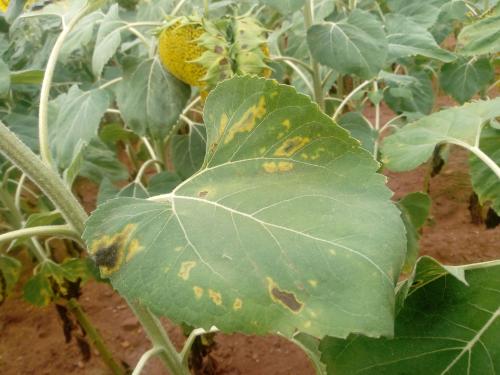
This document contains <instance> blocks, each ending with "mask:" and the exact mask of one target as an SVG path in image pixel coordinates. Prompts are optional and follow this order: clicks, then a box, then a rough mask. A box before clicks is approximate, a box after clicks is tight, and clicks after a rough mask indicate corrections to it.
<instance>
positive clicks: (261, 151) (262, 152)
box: [259, 146, 267, 155]
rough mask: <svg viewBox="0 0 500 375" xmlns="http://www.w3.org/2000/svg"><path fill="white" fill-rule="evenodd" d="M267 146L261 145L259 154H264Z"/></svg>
mask: <svg viewBox="0 0 500 375" xmlns="http://www.w3.org/2000/svg"><path fill="white" fill-rule="evenodd" d="M266 150H267V148H266V147H264V146H263V147H261V148H259V154H261V155H264V154H265V153H266Z"/></svg>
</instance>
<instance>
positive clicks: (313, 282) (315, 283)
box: [307, 279, 318, 288]
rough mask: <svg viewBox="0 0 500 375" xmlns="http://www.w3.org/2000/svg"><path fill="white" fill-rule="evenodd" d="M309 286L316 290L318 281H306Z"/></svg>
mask: <svg viewBox="0 0 500 375" xmlns="http://www.w3.org/2000/svg"><path fill="white" fill-rule="evenodd" d="M307 282H308V283H309V285H311V286H312V287H313V288H316V287H317V286H318V280H312V279H311V280H307Z"/></svg>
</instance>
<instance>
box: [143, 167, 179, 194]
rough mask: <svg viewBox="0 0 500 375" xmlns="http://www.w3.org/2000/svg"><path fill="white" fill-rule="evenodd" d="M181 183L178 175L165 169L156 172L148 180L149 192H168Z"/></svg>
mask: <svg viewBox="0 0 500 375" xmlns="http://www.w3.org/2000/svg"><path fill="white" fill-rule="evenodd" d="M180 183H181V179H180V178H179V176H178V175H176V174H175V173H172V172H168V171H163V172H160V173H157V174H155V175H154V176H153V177H151V178H150V179H149V181H148V193H149V195H150V196H155V195H160V194H167V193H170V192H171V191H172V190H174V189H175V187H176V186H177V185H179V184H180Z"/></svg>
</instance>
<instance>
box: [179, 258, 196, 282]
mask: <svg viewBox="0 0 500 375" xmlns="http://www.w3.org/2000/svg"><path fill="white" fill-rule="evenodd" d="M195 266H196V262H195V261H194V260H188V261H186V262H182V263H181V268H180V269H179V273H178V274H177V275H178V276H179V277H180V278H181V279H183V280H188V279H189V273H190V272H191V270H192V269H193V268H194V267H195Z"/></svg>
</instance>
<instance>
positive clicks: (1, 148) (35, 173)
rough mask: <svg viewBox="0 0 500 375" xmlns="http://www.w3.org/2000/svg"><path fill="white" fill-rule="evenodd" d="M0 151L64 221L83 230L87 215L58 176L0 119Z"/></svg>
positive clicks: (78, 229) (79, 231)
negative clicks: (24, 175)
mask: <svg viewBox="0 0 500 375" xmlns="http://www.w3.org/2000/svg"><path fill="white" fill-rule="evenodd" d="M0 152H2V153H3V154H4V155H5V156H6V157H7V159H9V160H10V161H11V162H12V164H14V165H16V166H17V167H18V168H19V169H20V170H21V171H23V172H24V173H25V174H26V175H27V176H28V178H29V179H30V180H31V181H33V182H34V183H35V184H36V185H37V186H38V187H39V188H40V190H42V191H43V192H44V194H45V195H46V196H47V197H48V198H49V199H50V200H51V201H52V203H54V205H55V206H56V207H57V208H58V209H59V211H60V212H61V214H62V215H63V217H64V219H65V220H66V222H67V223H69V224H70V225H71V226H72V227H73V229H74V230H75V231H76V232H77V233H82V232H83V229H84V223H85V220H87V214H86V213H85V211H84V210H83V208H82V206H81V205H80V203H78V201H77V200H76V198H75V197H74V195H73V193H72V192H71V191H70V190H69V188H68V187H67V186H66V185H65V183H64V181H63V180H62V179H61V177H60V176H59V175H58V174H57V173H56V172H55V171H54V170H53V169H51V168H50V167H47V165H46V164H45V163H44V162H42V160H40V159H39V158H38V156H36V155H35V154H34V153H33V152H32V151H31V150H30V149H29V148H28V147H27V146H26V145H25V144H24V143H22V142H21V140H19V138H17V136H16V135H15V134H14V133H12V132H11V131H10V130H9V129H8V128H7V127H6V126H5V125H4V123H3V122H1V121H0Z"/></svg>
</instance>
